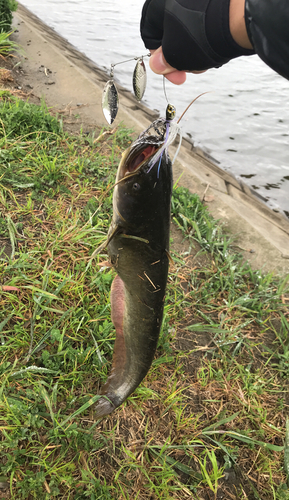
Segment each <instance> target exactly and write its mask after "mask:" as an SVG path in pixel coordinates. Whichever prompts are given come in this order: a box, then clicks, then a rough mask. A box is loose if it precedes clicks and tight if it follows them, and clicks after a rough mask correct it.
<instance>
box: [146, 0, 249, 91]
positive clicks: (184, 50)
mask: <svg viewBox="0 0 289 500" xmlns="http://www.w3.org/2000/svg"><path fill="white" fill-rule="evenodd" d="M244 1H245V0H231V3H230V8H229V4H228V1H227V0H207V1H203V2H200V1H199V0H146V2H145V4H144V7H143V11H142V18H141V26H140V28H141V36H142V39H143V41H144V44H145V46H146V48H147V49H149V50H150V51H151V54H152V57H151V60H150V67H151V69H152V70H153V71H154V72H155V73H158V74H163V75H165V76H166V78H168V80H170V81H171V82H173V83H175V84H177V85H180V84H181V83H184V81H185V79H186V75H185V73H186V72H192V73H202V72H204V71H206V70H207V69H209V68H216V67H217V68H218V67H220V66H222V65H223V64H225V63H227V62H228V61H230V60H231V59H233V58H234V57H238V56H241V55H251V54H253V53H254V51H253V50H250V45H249V46H248V45H247V44H246V30H245V23H244V14H243V12H244ZM231 4H233V8H231ZM242 9H243V10H242ZM232 21H233V24H232ZM240 22H241V25H240ZM231 25H232V26H233V28H234V30H233V31H234V32H232V33H231V32H230V29H231ZM240 26H241V27H242V29H241V31H240V30H239V28H240ZM236 29H237V31H236ZM238 30H239V31H240V32H239V31H238ZM243 31H244V36H245V44H244V45H243V38H242V37H241V38H240V34H242V36H243ZM236 33H237V35H236V36H235V34H236ZM247 40H248V39H247ZM242 45H243V46H242ZM248 49H249V50H248Z"/></svg>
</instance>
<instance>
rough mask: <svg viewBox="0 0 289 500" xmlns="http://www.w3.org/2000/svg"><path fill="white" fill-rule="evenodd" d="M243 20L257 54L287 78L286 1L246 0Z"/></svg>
mask: <svg viewBox="0 0 289 500" xmlns="http://www.w3.org/2000/svg"><path fill="white" fill-rule="evenodd" d="M245 20H246V27H247V32H248V36H249V38H250V40H251V43H252V45H253V47H254V48H255V50H256V53H257V54H258V56H259V57H260V58H261V59H262V60H263V61H264V62H265V63H266V64H268V66H270V67H271V68H272V69H274V70H275V71H276V72H277V73H279V74H280V75H282V76H284V78H287V79H288V80H289V1H288V0H246V8H245Z"/></svg>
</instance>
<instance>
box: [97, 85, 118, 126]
mask: <svg viewBox="0 0 289 500" xmlns="http://www.w3.org/2000/svg"><path fill="white" fill-rule="evenodd" d="M101 102H102V111H103V114H104V117H105V119H106V121H107V122H108V123H109V125H111V124H112V123H113V122H114V119H115V117H116V115H117V112H118V92H117V88H116V86H115V84H114V81H113V80H109V81H108V82H107V84H106V85H105V87H104V89H103V92H102V101H101Z"/></svg>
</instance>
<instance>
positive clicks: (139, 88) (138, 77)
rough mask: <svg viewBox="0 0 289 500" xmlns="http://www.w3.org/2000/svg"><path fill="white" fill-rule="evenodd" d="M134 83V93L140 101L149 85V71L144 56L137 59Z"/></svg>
mask: <svg viewBox="0 0 289 500" xmlns="http://www.w3.org/2000/svg"><path fill="white" fill-rule="evenodd" d="M132 85H133V91H134V95H135V96H136V98H137V100H138V101H141V100H142V98H143V95H144V93H145V89H146V86H147V72H146V67H145V63H144V61H143V58H142V57H140V58H139V59H138V60H137V63H136V66H135V68H134V72H133V77H132Z"/></svg>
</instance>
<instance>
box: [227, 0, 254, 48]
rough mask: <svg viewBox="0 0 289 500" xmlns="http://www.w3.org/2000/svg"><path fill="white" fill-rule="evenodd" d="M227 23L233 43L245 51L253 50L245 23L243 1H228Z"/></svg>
mask: <svg viewBox="0 0 289 500" xmlns="http://www.w3.org/2000/svg"><path fill="white" fill-rule="evenodd" d="M229 22H230V32H231V35H232V37H233V38H234V40H235V42H236V43H237V44H238V45H240V46H241V47H243V48H245V49H253V47H252V44H251V42H250V40H249V37H248V33H247V28H246V23H245V0H231V1H230V9H229Z"/></svg>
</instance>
